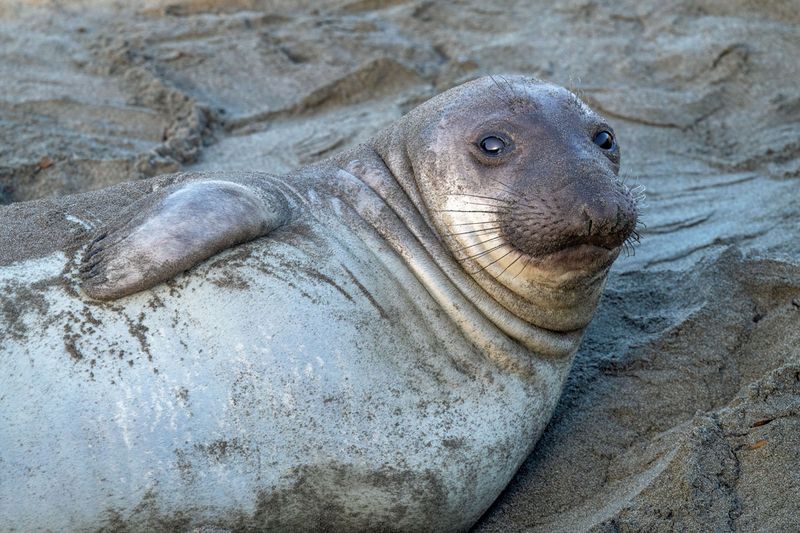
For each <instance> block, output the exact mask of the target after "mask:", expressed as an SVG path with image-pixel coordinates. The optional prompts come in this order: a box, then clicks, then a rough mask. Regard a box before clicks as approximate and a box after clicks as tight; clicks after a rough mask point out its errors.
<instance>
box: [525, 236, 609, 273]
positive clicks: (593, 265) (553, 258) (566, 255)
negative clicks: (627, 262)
mask: <svg viewBox="0 0 800 533" xmlns="http://www.w3.org/2000/svg"><path fill="white" fill-rule="evenodd" d="M621 249H622V248H621V247H620V246H613V247H607V246H601V245H596V244H589V243H582V244H577V245H574V246H567V247H565V248H562V249H560V250H556V251H554V252H550V253H548V254H545V255H542V256H539V257H534V258H532V259H531V263H532V264H534V265H535V266H537V267H538V268H540V269H542V270H549V271H554V272H560V273H568V272H574V273H579V272H586V273H595V272H597V271H599V270H602V269H604V268H607V267H609V266H610V265H611V263H613V262H614V260H615V259H616V258H617V257H618V256H619V253H620V251H621Z"/></svg>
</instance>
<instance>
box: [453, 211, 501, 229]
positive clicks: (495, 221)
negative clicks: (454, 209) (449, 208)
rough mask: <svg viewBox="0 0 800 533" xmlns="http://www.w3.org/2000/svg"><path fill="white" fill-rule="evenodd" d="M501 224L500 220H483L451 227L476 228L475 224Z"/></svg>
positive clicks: (460, 223)
mask: <svg viewBox="0 0 800 533" xmlns="http://www.w3.org/2000/svg"><path fill="white" fill-rule="evenodd" d="M498 214H500V213H498ZM499 222H500V221H499V220H498V219H494V220H481V221H479V222H459V223H458V224H450V227H453V226H470V225H471V226H474V225H475V224H492V223H499Z"/></svg>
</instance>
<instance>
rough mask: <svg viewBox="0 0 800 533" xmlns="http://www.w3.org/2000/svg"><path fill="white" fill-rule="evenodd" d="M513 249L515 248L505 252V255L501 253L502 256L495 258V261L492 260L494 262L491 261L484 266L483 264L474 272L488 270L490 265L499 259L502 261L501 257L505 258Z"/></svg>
mask: <svg viewBox="0 0 800 533" xmlns="http://www.w3.org/2000/svg"><path fill="white" fill-rule="evenodd" d="M513 251H514V248H512V249H510V250H509V251H507V252H506V253H504V254H503V255H501V256H500V257H498V258H497V259H495V260H494V261H492V262H491V263H489V264H488V265H483V266H482V267H481V268H480V269H479V270H477V271H476V272H473V274H477V273H478V272H480V271H481V270H486V269H487V268H489V267H490V266H492V265H493V264H495V263H497V262H498V261H500V260H501V259H503V258H504V257H506V256H507V255H508V254H510V253H512V252H513Z"/></svg>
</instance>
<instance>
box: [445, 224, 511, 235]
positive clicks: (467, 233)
mask: <svg viewBox="0 0 800 533" xmlns="http://www.w3.org/2000/svg"><path fill="white" fill-rule="evenodd" d="M499 229H500V226H492V227H491V228H481V229H473V230H470V231H460V232H457V233H448V234H447V235H449V236H450V237H455V236H456V235H469V234H470V233H474V234H476V235H477V234H478V233H486V232H489V231H496V230H499Z"/></svg>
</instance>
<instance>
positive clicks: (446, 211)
mask: <svg viewBox="0 0 800 533" xmlns="http://www.w3.org/2000/svg"><path fill="white" fill-rule="evenodd" d="M433 211H435V212H436V213H491V214H493V215H501V214H503V213H504V212H505V211H485V210H480V209H467V210H464V209H433Z"/></svg>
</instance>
